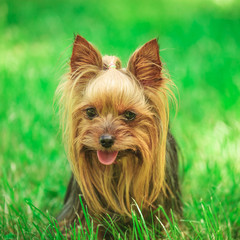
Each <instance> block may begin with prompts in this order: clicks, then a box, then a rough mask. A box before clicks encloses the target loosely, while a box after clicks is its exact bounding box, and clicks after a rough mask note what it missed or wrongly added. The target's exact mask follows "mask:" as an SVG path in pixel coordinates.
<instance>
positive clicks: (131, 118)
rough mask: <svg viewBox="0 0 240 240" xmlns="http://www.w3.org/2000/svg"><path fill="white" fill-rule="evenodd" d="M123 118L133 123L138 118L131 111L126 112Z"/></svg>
mask: <svg viewBox="0 0 240 240" xmlns="http://www.w3.org/2000/svg"><path fill="white" fill-rule="evenodd" d="M123 116H124V117H125V118H126V120H128V121H133V120H134V119H135V118H136V114H135V113H134V112H131V111H125V112H124V113H123Z"/></svg>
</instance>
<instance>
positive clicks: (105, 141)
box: [99, 134, 114, 148]
mask: <svg viewBox="0 0 240 240" xmlns="http://www.w3.org/2000/svg"><path fill="white" fill-rule="evenodd" d="M99 142H100V144H101V145H102V146H103V147H105V148H110V147H111V146H112V145H113V143H114V137H113V136H111V135H109V134H105V135H102V136H101V137H100V140H99Z"/></svg>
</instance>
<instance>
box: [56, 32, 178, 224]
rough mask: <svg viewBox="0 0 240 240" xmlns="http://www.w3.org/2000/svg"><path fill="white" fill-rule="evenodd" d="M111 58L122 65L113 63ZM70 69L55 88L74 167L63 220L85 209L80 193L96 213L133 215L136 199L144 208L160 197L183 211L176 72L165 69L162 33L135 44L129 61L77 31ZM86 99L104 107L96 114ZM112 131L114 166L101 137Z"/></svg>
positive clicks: (167, 208) (162, 202)
mask: <svg viewBox="0 0 240 240" xmlns="http://www.w3.org/2000/svg"><path fill="white" fill-rule="evenodd" d="M110 63H113V64H115V66H116V68H109V66H110ZM70 69H71V70H70V73H69V74H68V77H67V80H66V81H65V82H63V83H62V84H61V85H60V86H59V87H58V90H57V92H58V94H60V95H61V99H60V106H61V107H60V109H61V114H62V127H63V137H64V141H65V144H66V149H67V153H68V159H69V162H70V165H71V169H72V172H73V175H72V178H71V180H70V182H69V186H68V190H67V193H66V196H65V205H64V208H63V210H62V212H61V213H60V215H59V217H58V220H59V221H61V222H64V223H66V224H70V223H73V221H74V220H76V219H77V215H79V216H82V211H81V207H80V204H79V197H78V195H79V194H82V196H83V199H84V203H86V204H87V206H88V210H89V212H90V214H91V215H92V216H96V217H99V216H102V215H104V214H106V213H109V214H110V215H113V214H117V215H120V216H123V217H124V218H125V220H126V219H129V220H130V219H131V207H132V203H133V199H134V200H135V201H136V203H137V204H138V205H139V206H140V207H141V209H142V212H143V214H144V216H147V215H148V214H149V212H150V208H152V209H156V208H157V207H158V206H159V205H163V207H164V208H165V211H166V212H167V213H168V214H170V209H173V210H174V212H175V213H176V214H178V215H180V214H181V202H180V189H179V183H178V157H177V146H176V143H175V140H174V138H173V137H172V135H171V134H170V133H169V130H168V125H169V109H168V97H169V95H170V96H171V97H172V98H174V95H173V94H172V92H171V91H170V89H169V87H168V86H169V85H172V82H171V80H169V79H168V78H166V77H165V76H164V74H163V69H162V63H161V61H160V57H159V47H158V43H157V40H156V39H153V40H151V41H150V42H148V43H146V44H145V45H143V46H142V47H141V48H140V49H138V50H136V51H135V52H134V53H133V55H132V57H131V58H130V60H129V62H128V66H127V68H126V69H124V68H121V63H120V60H119V59H118V58H116V57H114V56H105V57H102V56H101V54H100V53H99V52H98V50H96V49H95V48H94V47H93V46H92V45H91V44H90V43H89V42H87V41H86V40H85V39H84V38H83V37H81V36H79V35H77V37H76V39H75V42H74V44H73V53H72V56H71V61H70ZM88 107H94V108H96V110H97V113H98V116H97V117H95V118H93V119H92V120H90V119H88V117H87V116H86V113H85V110H86V109H87V108H88ZM126 110H131V111H133V112H134V113H136V119H134V120H133V121H126V119H125V118H124V116H123V113H124V112H125V111H126ZM106 133H107V134H110V135H112V136H114V138H115V142H114V145H113V146H112V147H111V148H110V149H109V150H107V151H119V153H118V156H117V159H116V162H115V163H114V164H112V165H108V166H106V165H103V164H101V163H100V162H99V160H98V158H97V154H96V151H97V150H102V151H106V149H104V148H103V147H102V146H101V145H100V143H99V137H100V136H101V135H103V134H106ZM80 218H81V217H80ZM83 221H84V220H83Z"/></svg>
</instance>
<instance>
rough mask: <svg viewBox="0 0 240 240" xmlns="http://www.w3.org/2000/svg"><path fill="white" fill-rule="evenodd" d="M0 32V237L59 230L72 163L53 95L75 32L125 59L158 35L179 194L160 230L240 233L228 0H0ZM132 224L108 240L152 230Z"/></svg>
mask: <svg viewBox="0 0 240 240" xmlns="http://www.w3.org/2000/svg"><path fill="white" fill-rule="evenodd" d="M0 32H1V37H0V76H1V79H0V81H1V85H0V86H1V87H0V99H1V104H0V137H1V138H0V165H1V170H0V238H2V239H54V238H55V239H61V238H62V237H61V235H60V233H58V231H57V230H56V229H57V227H55V224H57V223H56V222H55V221H54V216H56V215H57V214H58V212H59V211H60V210H61V208H62V205H63V198H64V194H65V190H66V186H67V182H68V179H69V177H70V168H69V164H68V161H67V158H66V154H65V151H64V148H63V144H62V142H61V133H60V131H59V119H58V115H57V109H56V106H55V105H54V94H55V89H56V88H57V86H58V84H59V82H60V80H61V77H62V75H63V74H64V73H66V71H68V62H69V57H70V54H71V48H72V47H71V46H72V45H71V44H72V42H73V37H74V34H76V33H79V34H81V35H82V36H84V37H85V38H86V39H88V40H89V41H90V42H92V43H93V44H94V45H95V46H97V47H98V49H99V50H100V51H101V53H102V54H112V55H117V56H119V57H120V58H121V59H122V61H123V63H124V64H126V63H127V60H128V57H129V56H130V54H131V53H132V52H133V51H134V50H135V49H136V48H137V47H139V46H140V45H142V44H143V43H145V42H147V41H148V40H150V39H152V38H154V37H158V38H159V44H160V49H161V50H160V55H161V57H162V59H163V61H164V62H165V66H166V68H167V69H168V71H169V73H170V75H171V78H172V80H173V81H174V82H175V84H176V85H177V87H178V92H179V95H178V98H179V109H178V112H177V115H176V116H175V117H174V110H172V112H171V115H172V119H171V129H172V132H173V134H174V136H175V137H176V139H177V141H178V143H179V146H180V148H181V152H182V155H183V161H182V162H181V166H180V175H181V179H182V182H181V184H182V197H183V202H184V216H183V219H181V220H180V221H179V222H178V223H176V222H175V221H173V220H172V219H171V221H170V222H171V224H170V227H169V228H168V229H164V228H162V232H163V233H162V238H165V239H203V240H205V239H240V186H239V182H240V121H239V119H240V97H239V96H240V66H239V63H240V57H239V56H240V45H239V40H240V4H239V2H238V1H237V0H212V1H210V0H209V1H207V0H202V1H200V0H196V1H190V0H189V1H187V0H182V1H177V0H175V1H174V0H168V1H161V0H149V1H147V2H144V1H140V0H138V1H137V0H132V1H127V0H122V1H109V0H102V1H97V0H89V1H83V0H82V1H81V0H80V1H77V0H69V1H63V0H60V1H57V0H52V1H45V0H43V1H40V0H36V1H30V0H26V1H20V0H15V1H13V0H2V1H1V2H0ZM109 222H111V221H110V220H109ZM133 222H134V224H135V225H134V226H135V227H134V228H133V229H129V230H128V231H127V232H126V233H121V232H119V234H118V230H117V229H115V230H114V234H115V237H116V238H118V239H124V238H125V239H129V238H135V239H154V238H157V235H155V233H156V231H157V230H156V229H155V228H153V226H151V225H150V226H148V227H146V226H145V225H144V220H143V219H141V217H140V218H139V217H138V216H135V215H134V217H133ZM90 224H91V219H90ZM138 224H139V225H138ZM159 226H160V223H159ZM159 226H155V227H156V228H158V227H159ZM160 227H161V226H160ZM51 229H55V233H54V232H53V231H51ZM90 229H91V226H90ZM73 232H74V230H73ZM84 234H87V232H85V233H84ZM84 234H83V235H84ZM90 235H91V234H90ZM86 238H92V239H95V235H94V234H93V235H91V236H87V237H86ZM80 239H81V238H80Z"/></svg>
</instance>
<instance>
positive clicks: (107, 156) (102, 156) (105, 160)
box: [97, 151, 118, 165]
mask: <svg viewBox="0 0 240 240" xmlns="http://www.w3.org/2000/svg"><path fill="white" fill-rule="evenodd" d="M117 155H118V151H115V152H104V151H97V156H98V160H99V162H100V163H102V164H104V165H110V164H112V163H113V162H114V161H115V159H116V157H117Z"/></svg>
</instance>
